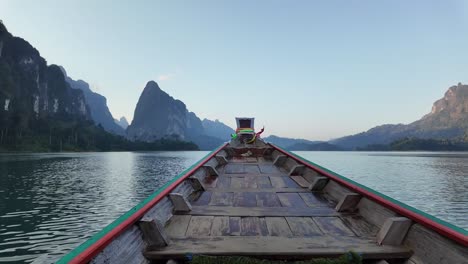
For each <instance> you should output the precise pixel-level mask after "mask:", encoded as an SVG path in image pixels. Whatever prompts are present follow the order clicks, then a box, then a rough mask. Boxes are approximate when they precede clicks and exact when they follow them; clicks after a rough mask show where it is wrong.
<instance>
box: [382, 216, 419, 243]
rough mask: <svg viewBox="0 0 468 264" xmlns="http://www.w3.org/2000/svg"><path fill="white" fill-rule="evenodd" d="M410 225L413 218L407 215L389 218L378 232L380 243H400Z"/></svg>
mask: <svg viewBox="0 0 468 264" xmlns="http://www.w3.org/2000/svg"><path fill="white" fill-rule="evenodd" d="M410 226H411V220H410V219H408V218H406V217H390V218H387V220H385V222H384V224H383V226H382V228H381V229H380V231H379V233H377V243H379V244H380V245H394V246H398V245H400V244H401V242H403V239H404V238H405V236H406V233H407V232H408V230H409V228H410Z"/></svg>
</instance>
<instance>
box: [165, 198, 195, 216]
mask: <svg viewBox="0 0 468 264" xmlns="http://www.w3.org/2000/svg"><path fill="white" fill-rule="evenodd" d="M169 199H170V200H171V202H172V205H173V206H174V209H173V211H174V213H178V212H190V210H192V205H191V204H190V203H189V201H188V200H187V199H186V198H185V197H184V196H183V195H182V194H180V193H170V194H169Z"/></svg>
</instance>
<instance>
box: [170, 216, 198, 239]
mask: <svg viewBox="0 0 468 264" xmlns="http://www.w3.org/2000/svg"><path fill="white" fill-rule="evenodd" d="M190 218H192V216H191V215H174V216H172V217H171V219H170V220H169V223H168V224H167V225H166V232H167V235H168V236H169V237H184V236H185V232H186V231H187V228H188V225H189V223H190Z"/></svg>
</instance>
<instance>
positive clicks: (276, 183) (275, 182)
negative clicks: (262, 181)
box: [269, 177, 288, 188]
mask: <svg viewBox="0 0 468 264" xmlns="http://www.w3.org/2000/svg"><path fill="white" fill-rule="evenodd" d="M269 178H270V181H271V185H272V186H273V187H274V188H287V187H288V186H287V184H286V183H285V182H284V181H283V177H269Z"/></svg>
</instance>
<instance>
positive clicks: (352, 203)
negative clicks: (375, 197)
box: [335, 193, 361, 212]
mask: <svg viewBox="0 0 468 264" xmlns="http://www.w3.org/2000/svg"><path fill="white" fill-rule="evenodd" d="M360 200H361V195H359V194H357V193H347V194H345V195H344V196H343V197H342V198H341V200H340V201H339V202H338V204H337V205H336V207H335V210H336V211H338V212H344V211H354V210H355V209H356V206H357V204H358V203H359V201H360Z"/></svg>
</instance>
